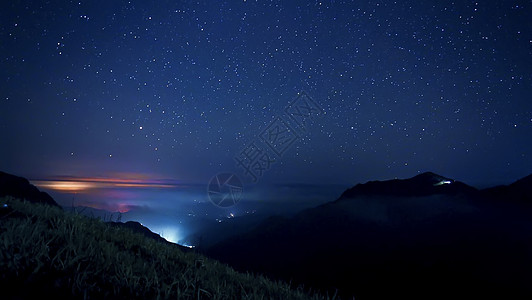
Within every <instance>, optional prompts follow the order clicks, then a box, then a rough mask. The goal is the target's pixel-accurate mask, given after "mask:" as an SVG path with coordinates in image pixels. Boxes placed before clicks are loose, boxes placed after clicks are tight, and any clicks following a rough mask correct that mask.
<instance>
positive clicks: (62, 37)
mask: <svg viewBox="0 0 532 300" xmlns="http://www.w3.org/2000/svg"><path fill="white" fill-rule="evenodd" d="M531 17H532V4H531V3H530V1H478V2H474V1H456V2H449V1H397V2H391V1H383V2H374V1H356V2H350V1H323V2H314V1H282V2H281V1H227V2H226V1H200V2H194V1H51V2H48V1H46V2H45V1H27V2H24V1H4V2H2V4H0V141H1V146H0V170H3V171H6V172H10V173H15V174H18V175H21V176H26V177H30V178H41V179H42V178H47V177H53V176H79V177H91V176H99V177H116V174H123V173H127V174H144V175H145V176H149V177H154V178H172V179H175V180H177V181H180V182H194V183H207V182H208V180H209V179H210V178H211V177H212V176H213V175H215V174H216V173H218V172H220V171H231V172H235V173H237V174H239V176H241V177H242V178H243V179H244V180H247V181H248V182H249V178H246V176H245V175H244V174H243V172H242V170H241V169H239V168H238V167H237V166H236V164H235V161H234V160H233V158H234V156H235V155H237V153H238V152H239V151H240V150H242V148H243V147H244V146H245V145H246V144H248V143H249V142H251V141H253V140H254V139H256V138H257V136H258V134H259V133H260V132H261V130H263V129H264V128H265V127H266V126H267V125H268V124H269V123H270V122H271V121H272V120H273V118H274V117H275V116H276V115H278V114H279V113H281V112H282V110H283V108H284V107H285V106H286V105H287V104H288V103H289V102H290V101H292V100H294V99H295V98H296V97H297V95H298V94H297V93H298V92H301V91H305V92H306V93H308V95H310V96H311V97H312V98H313V99H314V100H315V101H316V102H318V103H319V104H320V105H321V107H322V108H323V110H324V112H325V114H324V115H322V116H321V117H320V118H319V119H317V120H316V121H315V122H314V123H313V124H312V126H310V127H309V128H308V133H307V134H306V135H305V136H304V137H303V138H302V139H301V140H299V141H297V142H296V143H295V144H294V145H293V147H291V148H290V149H289V150H288V151H287V152H286V153H285V155H284V156H283V157H282V159H281V160H280V161H279V162H278V163H277V164H275V165H273V166H272V168H271V170H269V171H268V172H267V173H265V174H264V176H263V177H262V178H261V179H260V183H310V184H312V183H339V184H348V185H349V184H355V183H358V182H363V181H367V180H373V179H388V178H393V177H411V176H414V175H416V174H417V173H418V172H423V171H429V170H430V171H434V172H437V173H440V174H442V175H444V176H448V177H453V178H455V179H459V180H462V181H465V182H467V183H470V184H473V185H476V186H486V185H492V184H499V183H509V182H511V181H514V180H516V179H518V178H520V177H523V176H526V175H528V174H530V173H531V172H532V142H531V140H530V136H532V101H530V99H531V96H530V95H531V92H532V76H531V75H532V23H531V22H530V21H529V20H530V18H531ZM146 174H147V175H146Z"/></svg>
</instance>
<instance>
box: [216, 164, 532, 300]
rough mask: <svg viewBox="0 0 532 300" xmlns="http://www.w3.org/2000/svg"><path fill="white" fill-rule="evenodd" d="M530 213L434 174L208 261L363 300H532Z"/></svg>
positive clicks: (260, 231) (349, 195) (282, 223)
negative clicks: (485, 196) (486, 199)
mask: <svg viewBox="0 0 532 300" xmlns="http://www.w3.org/2000/svg"><path fill="white" fill-rule="evenodd" d="M530 213H531V211H530V210H528V211H527V210H526V208H522V207H518V206H513V205H506V203H505V202H504V201H501V202H491V201H488V202H486V201H484V200H483V198H482V195H481V193H480V192H479V191H477V190H476V189H474V188H472V187H470V186H467V185H466V184H463V183H460V182H457V181H454V180H451V179H448V178H445V177H442V176H439V175H436V174H433V173H425V174H421V175H419V176H416V177H414V178H411V179H407V180H390V181H383V182H369V183H367V184H361V185H357V186H355V187H353V188H352V189H349V190H347V191H346V192H345V193H344V194H343V195H342V197H341V198H340V199H338V200H337V201H335V202H333V203H329V204H326V205H322V206H319V207H317V208H314V209H309V210H307V211H304V212H302V213H300V214H298V215H296V216H295V217H293V218H290V219H282V218H271V219H269V220H268V221H266V222H264V223H263V224H261V225H260V226H259V227H258V228H256V229H255V230H253V231H252V232H250V233H248V234H245V235H241V236H239V237H237V238H233V239H229V240H226V241H224V242H222V243H219V244H218V245H216V246H214V247H212V248H211V249H210V250H209V251H208V254H209V255H211V256H212V257H215V258H217V259H220V260H221V261H223V262H227V263H230V264H231V265H233V266H234V267H236V268H237V269H240V270H252V271H257V272H263V273H265V274H268V275H270V276H273V277H275V278H283V279H287V280H293V282H296V283H305V284H306V285H311V286H314V287H320V288H322V289H324V290H328V291H331V292H332V291H334V290H336V289H338V291H339V292H340V295H342V296H344V297H346V298H348V297H349V298H350V297H351V296H356V299H466V298H472V299H480V298H482V297H487V298H489V299H492V298H493V297H497V296H499V297H502V298H501V299H509V298H512V299H531V297H532V286H531V285H530V282H532V222H531V221H530V220H531V218H530Z"/></svg>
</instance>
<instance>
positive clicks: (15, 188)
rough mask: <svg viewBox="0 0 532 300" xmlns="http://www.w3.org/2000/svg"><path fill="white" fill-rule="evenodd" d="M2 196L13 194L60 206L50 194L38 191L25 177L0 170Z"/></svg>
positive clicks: (0, 192)
mask: <svg viewBox="0 0 532 300" xmlns="http://www.w3.org/2000/svg"><path fill="white" fill-rule="evenodd" d="M4 196H13V197H16V198H20V199H26V200H27V201H29V202H32V203H44V204H48V205H52V206H57V207H60V206H59V204H57V202H55V200H54V199H53V198H52V197H51V196H50V195H48V194H47V193H45V192H41V191H39V189H38V188H37V187H35V186H34V185H33V184H31V183H30V182H29V181H28V180H27V179H26V178H23V177H19V176H15V175H11V174H8V173H4V172H2V171H0V197H4Z"/></svg>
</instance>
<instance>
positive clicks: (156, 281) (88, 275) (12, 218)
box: [0, 197, 321, 299]
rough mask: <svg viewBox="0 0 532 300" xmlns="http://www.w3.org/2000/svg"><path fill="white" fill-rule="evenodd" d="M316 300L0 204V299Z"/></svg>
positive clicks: (143, 240) (134, 237) (169, 250)
mask: <svg viewBox="0 0 532 300" xmlns="http://www.w3.org/2000/svg"><path fill="white" fill-rule="evenodd" d="M43 296H46V297H48V298H52V299H54V298H55V299H82V298H85V299H170V298H172V299H309V298H310V299H321V298H320V297H318V296H317V295H309V294H306V293H303V292H302V291H300V290H299V291H296V290H293V289H291V288H290V287H289V286H288V285H287V284H283V283H279V282H272V281H269V280H267V279H265V278H264V277H261V276H252V275H246V274H242V273H238V272H235V271H234V270H233V269H231V268H229V267H227V266H225V265H222V264H220V263H218V262H216V261H214V260H211V259H206V258H204V257H203V256H200V255H198V254H196V253H193V252H188V253H187V252H184V251H182V250H181V248H179V247H177V245H173V244H170V243H163V242H160V241H157V240H156V239H153V238H147V237H146V236H144V235H142V234H140V233H135V232H133V231H131V230H129V229H128V228H124V227H123V226H121V227H116V226H111V225H109V224H106V223H104V222H102V221H99V220H96V219H90V218H87V217H83V216H81V215H75V214H71V213H66V212H64V211H62V210H61V209H59V208H57V207H53V206H50V205H42V204H33V203H29V202H27V201H25V202H23V201H20V200H17V199H14V198H12V197H4V198H0V298H1V299H40V298H42V297H43Z"/></svg>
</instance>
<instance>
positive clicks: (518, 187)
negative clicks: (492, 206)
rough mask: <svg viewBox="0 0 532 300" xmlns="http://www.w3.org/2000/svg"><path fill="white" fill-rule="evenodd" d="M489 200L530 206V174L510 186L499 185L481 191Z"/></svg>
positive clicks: (531, 176)
mask: <svg viewBox="0 0 532 300" xmlns="http://www.w3.org/2000/svg"><path fill="white" fill-rule="evenodd" d="M482 194H483V195H484V196H485V197H488V198H489V199H491V200H500V201H506V202H517V203H528V204H532V174H530V175H528V176H526V177H524V178H521V179H519V180H517V181H516V182H514V183H512V184H510V185H500V186H496V187H492V188H488V189H484V190H482Z"/></svg>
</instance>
